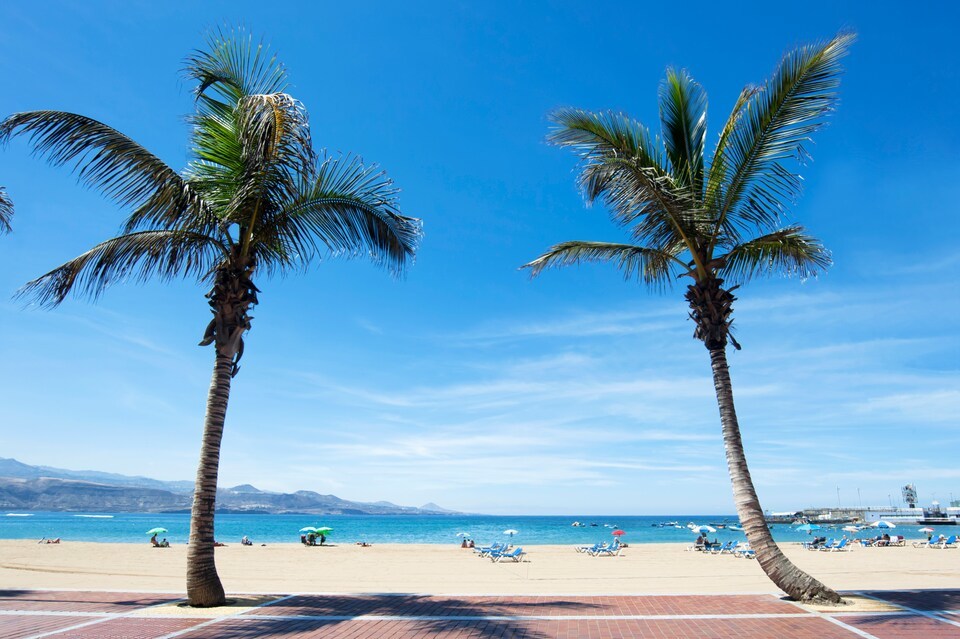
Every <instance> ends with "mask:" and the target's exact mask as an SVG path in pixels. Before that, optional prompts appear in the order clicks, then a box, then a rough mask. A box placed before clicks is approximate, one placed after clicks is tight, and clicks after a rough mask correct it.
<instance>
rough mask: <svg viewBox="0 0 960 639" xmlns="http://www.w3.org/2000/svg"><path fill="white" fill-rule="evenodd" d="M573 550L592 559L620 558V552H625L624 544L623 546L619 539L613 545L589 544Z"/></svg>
mask: <svg viewBox="0 0 960 639" xmlns="http://www.w3.org/2000/svg"><path fill="white" fill-rule="evenodd" d="M573 549H574V550H576V551H577V552H581V553H584V554H587V555H590V556H592V557H619V556H620V551H621V550H623V544H621V543H620V540H619V539H617V540H616V541H614V542H613V543H612V544H607V543H606V542H601V543H598V544H593V545H592V546H591V545H589V544H587V545H583V546H574V547H573Z"/></svg>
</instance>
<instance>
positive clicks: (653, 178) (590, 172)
mask: <svg viewBox="0 0 960 639" xmlns="http://www.w3.org/2000/svg"><path fill="white" fill-rule="evenodd" d="M548 117H549V119H550V121H551V122H553V124H554V128H553V130H552V131H551V132H550V133H549V134H548V135H547V142H548V143H549V144H553V145H555V146H562V147H567V148H570V149H573V151H574V152H575V153H576V154H577V155H578V156H579V157H580V161H581V163H582V171H581V176H580V180H579V182H580V187H581V188H582V190H583V194H584V197H585V198H586V200H587V203H588V204H592V203H593V201H594V200H595V199H596V198H598V197H601V196H604V195H606V194H607V193H608V191H609V187H610V181H611V180H612V179H614V177H615V176H616V173H617V169H621V170H622V168H623V167H624V166H627V165H629V166H632V167H635V170H636V172H637V173H638V177H639V178H641V182H642V184H643V186H644V188H643V190H642V192H640V193H637V194H635V196H634V200H633V202H632V203H631V204H632V206H633V207H634V208H644V207H650V208H652V207H656V206H662V204H661V203H660V200H661V198H664V197H666V196H667V195H668V194H669V187H670V184H671V176H670V174H669V172H668V171H667V169H666V166H665V162H664V159H663V156H662V154H661V150H660V143H659V141H657V140H656V139H654V138H652V137H651V136H650V131H649V130H648V129H647V128H646V127H645V126H643V125H642V124H641V123H639V122H637V121H636V120H633V119H631V118H629V117H628V116H627V115H625V114H623V113H613V112H612V111H604V112H600V113H593V112H590V111H584V110H583V109H574V108H562V109H557V110H555V111H553V112H552V113H551V114H550V115H549V116H548ZM611 161H615V162H614V166H613V167H611ZM608 204H611V206H612V205H613V203H609V202H608Z"/></svg>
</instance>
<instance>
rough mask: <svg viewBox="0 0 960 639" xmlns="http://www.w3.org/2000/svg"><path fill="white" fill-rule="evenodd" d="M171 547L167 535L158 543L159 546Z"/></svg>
mask: <svg viewBox="0 0 960 639" xmlns="http://www.w3.org/2000/svg"><path fill="white" fill-rule="evenodd" d="M169 547H170V542H169V541H167V538H166V537H164V538H163V541H161V542H160V543H159V544H158V545H157V548H169Z"/></svg>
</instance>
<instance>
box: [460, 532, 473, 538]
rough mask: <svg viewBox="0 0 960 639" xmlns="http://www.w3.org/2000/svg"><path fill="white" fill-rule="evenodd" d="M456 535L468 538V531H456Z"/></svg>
mask: <svg viewBox="0 0 960 639" xmlns="http://www.w3.org/2000/svg"><path fill="white" fill-rule="evenodd" d="M457 537H464V538H466V539H469V538H470V533H468V532H458V533H457Z"/></svg>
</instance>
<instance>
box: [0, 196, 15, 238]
mask: <svg viewBox="0 0 960 639" xmlns="http://www.w3.org/2000/svg"><path fill="white" fill-rule="evenodd" d="M12 219H13V200H11V199H10V196H9V195H8V194H7V190H6V189H5V188H3V187H2V186H0V233H9V232H10V231H12V230H13V227H11V226H10V221H11V220H12Z"/></svg>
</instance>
